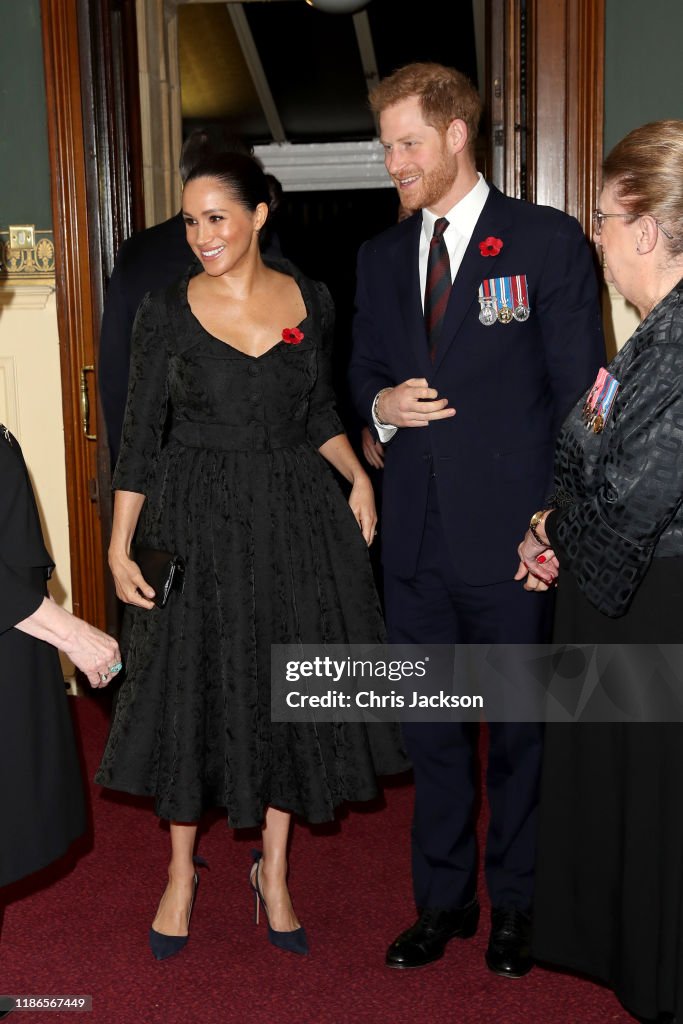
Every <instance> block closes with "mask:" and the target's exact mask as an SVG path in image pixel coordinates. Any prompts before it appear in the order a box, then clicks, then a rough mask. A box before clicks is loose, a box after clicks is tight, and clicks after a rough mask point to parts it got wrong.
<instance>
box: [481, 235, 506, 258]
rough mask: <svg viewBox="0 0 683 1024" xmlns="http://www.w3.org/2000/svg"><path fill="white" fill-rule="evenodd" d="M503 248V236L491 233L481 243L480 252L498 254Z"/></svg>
mask: <svg viewBox="0 0 683 1024" xmlns="http://www.w3.org/2000/svg"><path fill="white" fill-rule="evenodd" d="M502 248H503V240H502V238H494V237H493V235H489V237H488V238H485V239H484V241H483V242H480V243H479V252H480V253H481V254H482V256H497V255H498V253H499V252H500V250H501V249H502Z"/></svg>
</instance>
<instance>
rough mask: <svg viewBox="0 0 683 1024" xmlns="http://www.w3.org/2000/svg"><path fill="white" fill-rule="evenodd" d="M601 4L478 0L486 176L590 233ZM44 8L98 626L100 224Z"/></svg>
mask: <svg viewBox="0 0 683 1024" xmlns="http://www.w3.org/2000/svg"><path fill="white" fill-rule="evenodd" d="M604 3H605V0H553V3H552V4H549V3H547V0H487V18H488V19H489V22H488V23H489V25H490V30H489V32H488V33H487V36H488V39H489V46H488V58H489V69H490V73H489V74H488V75H487V80H488V88H487V92H488V99H489V104H488V109H489V115H490V119H491V124H490V132H489V135H490V138H491V140H492V153H491V155H490V157H489V167H490V168H491V176H492V178H493V181H494V183H495V184H497V185H499V187H501V188H502V189H503V190H504V191H505V192H507V193H508V194H509V195H518V196H523V195H526V198H528V199H530V200H532V201H536V202H543V203H549V204H550V205H552V206H556V207H559V208H560V209H565V210H566V211H567V212H568V213H572V214H574V216H576V217H577V218H578V219H579V221H580V222H581V224H582V225H583V227H584V230H586V232H587V233H589V232H590V216H591V210H592V207H593V206H594V205H595V204H596V202H597V196H598V190H599V187H600V167H601V163H602V145H603V143H602V138H603V106H604V95H603V62H604ZM41 13H42V30H43V50H44V66H45V78H46V92H47V115H48V143H49V154H50V167H51V179H52V209H53V223H54V242H55V256H56V285H57V319H58V328H59V337H60V359H61V372H62V403H63V413H64V439H65V450H66V476H67V503H68V512H69V540H70V547H71V574H72V592H73V608H74V611H75V612H76V613H77V614H78V615H81V616H83V617H84V618H87V619H89V620H90V621H91V622H94V623H96V624H97V625H100V626H102V627H105V626H106V625H107V619H108V615H107V601H106V598H105V594H106V586H105V579H107V578H108V571H107V570H106V567H105V556H104V539H105V534H106V529H105V530H103V528H102V521H101V518H100V514H99V512H98V510H97V508H96V504H97V501H98V497H99V494H98V484H97V481H98V456H97V443H96V442H94V441H90V440H87V439H86V438H85V436H84V430H83V423H82V411H81V395H82V392H81V379H82V376H81V375H82V368H83V367H85V366H93V365H96V348H97V338H98V335H99V325H100V318H101V290H98V288H97V287H95V286H94V284H93V277H92V273H93V263H94V258H93V254H94V253H96V252H97V251H98V249H97V246H98V245H99V225H97V224H96V219H97V209H96V203H94V202H93V201H92V199H91V200H90V203H89V191H88V180H89V179H88V162H89V161H90V160H91V159H92V157H93V156H94V154H91V153H89V152H88V144H87V142H86V139H87V138H88V137H89V136H88V135H87V134H86V131H85V128H86V126H85V124H84V119H83V106H82V89H83V80H82V73H81V66H82V65H81V53H80V44H79V0H41ZM162 24H163V19H162ZM523 55H524V56H525V59H524V60H522V59H521V57H522V56H523ZM491 71H492V73H491ZM87 84H88V83H86V85H87ZM523 98H524V99H525V101H526V110H525V109H524V104H523V103H522V99H523ZM523 123H524V124H525V125H526V128H525V130H524V131H522V127H521V126H522V124H523ZM91 193H92V185H91ZM136 226H141V225H139V224H138V225H136ZM96 243H97V244H96ZM100 256H101V253H100ZM87 383H88V394H89V398H90V406H91V421H92V422H93V423H94V422H96V418H97V407H98V404H99V403H98V401H97V389H96V386H95V380H94V377H93V376H92V375H91V379H89V380H88V381H87ZM107 500H108V495H107Z"/></svg>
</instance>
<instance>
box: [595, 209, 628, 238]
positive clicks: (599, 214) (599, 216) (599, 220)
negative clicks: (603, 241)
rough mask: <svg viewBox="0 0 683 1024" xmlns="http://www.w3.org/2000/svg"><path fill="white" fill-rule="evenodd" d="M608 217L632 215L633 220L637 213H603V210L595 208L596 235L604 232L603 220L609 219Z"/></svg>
mask: <svg viewBox="0 0 683 1024" xmlns="http://www.w3.org/2000/svg"><path fill="white" fill-rule="evenodd" d="M608 217H630V218H631V220H634V219H635V215H634V214H632V213H603V212H602V210H593V230H594V231H595V234H596V235H601V234H602V224H603V221H605V220H607V218H608Z"/></svg>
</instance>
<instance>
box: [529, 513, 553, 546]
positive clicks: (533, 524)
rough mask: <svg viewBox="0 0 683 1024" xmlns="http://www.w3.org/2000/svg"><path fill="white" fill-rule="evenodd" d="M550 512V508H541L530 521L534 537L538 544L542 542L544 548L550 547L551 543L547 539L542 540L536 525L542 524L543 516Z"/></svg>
mask: <svg viewBox="0 0 683 1024" xmlns="http://www.w3.org/2000/svg"><path fill="white" fill-rule="evenodd" d="M548 512H550V509H549V508H542V509H539V511H538V512H534V514H533V515H532V517H531V519H530V521H529V530H530V531H531V536H532V537H533V538H534V540H535V541H536V543H537V544H540V545H541V547H544V548H547V547H550V544H549V543H548V541H546V540H541V538H540V537H539V536H538V533H537V532H536V527H537V526H540V524H541V520H542V519H543V516H545V515H547V514H548Z"/></svg>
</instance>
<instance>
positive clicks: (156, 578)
mask: <svg viewBox="0 0 683 1024" xmlns="http://www.w3.org/2000/svg"><path fill="white" fill-rule="evenodd" d="M135 561H136V562H137V563H138V565H139V566H140V572H141V573H142V575H143V576H144V577H145V579H146V581H147V582H148V583H149V585H150V587H154V603H155V605H156V606H157V608H163V607H164V605H165V604H166V602H167V601H168V599H169V596H170V594H171V591H172V590H179V591H180V592H181V593H182V592H183V588H184V586H185V562H184V561H183V560H182V558H181V557H180V555H174V554H172V553H171V552H170V551H159V550H158V549H157V548H142V547H141V548H136V549H135Z"/></svg>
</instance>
